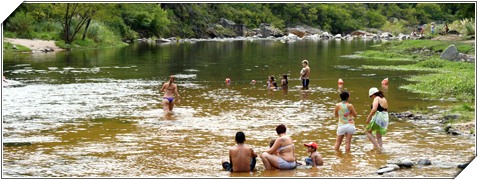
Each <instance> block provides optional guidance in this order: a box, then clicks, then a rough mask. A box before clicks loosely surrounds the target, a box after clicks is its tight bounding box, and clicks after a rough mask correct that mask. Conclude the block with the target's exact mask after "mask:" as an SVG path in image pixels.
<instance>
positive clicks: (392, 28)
mask: <svg viewBox="0 0 478 180" xmlns="http://www.w3.org/2000/svg"><path fill="white" fill-rule="evenodd" d="M404 24H407V21H405V20H398V21H387V22H385V24H384V25H383V26H382V30H383V31H386V32H390V33H392V34H393V35H395V36H397V35H398V34H400V33H402V32H407V28H406V27H405V26H404Z"/></svg>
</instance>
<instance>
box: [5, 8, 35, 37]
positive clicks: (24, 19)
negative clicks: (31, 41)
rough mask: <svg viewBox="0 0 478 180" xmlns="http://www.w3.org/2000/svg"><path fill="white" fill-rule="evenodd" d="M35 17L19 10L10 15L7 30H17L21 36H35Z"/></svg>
mask: <svg viewBox="0 0 478 180" xmlns="http://www.w3.org/2000/svg"><path fill="white" fill-rule="evenodd" d="M34 23H35V19H34V18H33V16H31V15H30V14H28V13H27V12H18V13H16V14H15V16H13V17H10V19H9V20H8V23H7V27H6V30H7V31H12V32H15V33H16V34H17V35H18V37H21V38H33V35H32V34H33V30H34V25H33V24H34Z"/></svg>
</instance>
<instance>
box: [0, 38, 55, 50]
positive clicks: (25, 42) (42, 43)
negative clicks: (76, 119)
mask: <svg viewBox="0 0 478 180" xmlns="http://www.w3.org/2000/svg"><path fill="white" fill-rule="evenodd" d="M3 40H4V41H6V42H10V43H12V44H18V45H22V46H25V47H27V48H30V49H31V50H32V52H39V51H41V50H42V49H53V50H54V51H58V50H62V49H61V48H59V47H58V46H56V45H55V41H47V40H31V39H16V38H15V39H14V38H4V39H3Z"/></svg>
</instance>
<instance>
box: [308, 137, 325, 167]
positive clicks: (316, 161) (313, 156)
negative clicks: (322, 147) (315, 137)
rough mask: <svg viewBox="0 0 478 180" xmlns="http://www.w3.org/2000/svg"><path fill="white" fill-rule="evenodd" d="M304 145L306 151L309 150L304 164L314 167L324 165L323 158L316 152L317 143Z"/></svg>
mask: <svg viewBox="0 0 478 180" xmlns="http://www.w3.org/2000/svg"><path fill="white" fill-rule="evenodd" d="M304 146H305V147H307V152H310V155H309V157H308V158H305V164H306V165H307V166H312V167H316V166H322V165H324V160H323V159H322V156H321V155H320V154H319V153H318V152H317V144H316V143H315V142H310V143H307V144H304Z"/></svg>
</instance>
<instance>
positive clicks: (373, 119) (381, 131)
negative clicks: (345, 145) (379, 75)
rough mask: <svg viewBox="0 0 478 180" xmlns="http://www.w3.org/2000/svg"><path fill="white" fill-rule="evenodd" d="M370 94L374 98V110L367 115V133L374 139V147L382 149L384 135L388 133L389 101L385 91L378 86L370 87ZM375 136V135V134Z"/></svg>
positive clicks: (369, 137) (371, 139) (370, 138)
mask: <svg viewBox="0 0 478 180" xmlns="http://www.w3.org/2000/svg"><path fill="white" fill-rule="evenodd" d="M368 96H369V97H370V98H372V99H373V103H372V110H371V111H370V114H369V115H368V116H367V121H366V123H367V127H366V128H365V133H366V134H367V137H368V139H369V140H370V141H372V144H373V147H374V148H378V149H381V148H382V145H383V142H382V135H385V134H386V133H387V127H388V112H387V109H388V102H387V99H385V96H384V95H383V92H382V91H380V90H378V89H377V88H376V87H373V88H370V90H369V91H368ZM372 133H373V134H375V136H376V137H375V136H373V134H372Z"/></svg>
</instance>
